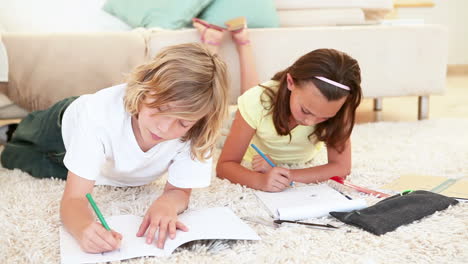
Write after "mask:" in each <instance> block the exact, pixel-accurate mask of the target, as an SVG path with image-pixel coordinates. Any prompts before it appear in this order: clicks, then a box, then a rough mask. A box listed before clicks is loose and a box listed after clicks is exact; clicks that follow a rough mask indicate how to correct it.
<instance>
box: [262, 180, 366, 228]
mask: <svg viewBox="0 0 468 264" xmlns="http://www.w3.org/2000/svg"><path fill="white" fill-rule="evenodd" d="M255 194H256V195H257V197H258V198H259V199H260V201H262V202H263V203H264V204H265V206H266V207H267V209H268V210H269V211H270V213H271V214H272V216H273V217H274V218H276V219H280V220H302V219H307V218H316V217H322V216H326V215H328V213H329V212H332V211H337V212H349V211H352V210H359V209H362V208H365V207H367V204H366V202H365V201H364V200H363V199H357V200H349V199H348V198H346V197H345V196H344V195H342V194H341V193H339V192H338V191H336V190H335V189H333V188H331V187H330V186H328V185H326V184H320V185H311V186H306V187H296V188H288V189H287V190H284V191H282V192H278V193H268V192H261V191H257V192H255Z"/></svg>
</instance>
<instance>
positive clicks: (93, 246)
mask: <svg viewBox="0 0 468 264" xmlns="http://www.w3.org/2000/svg"><path fill="white" fill-rule="evenodd" d="M93 187H94V181H90V180H87V179H84V178H81V177H79V176H78V175H76V174H74V173H73V172H71V171H69V172H68V175H67V182H66V184H65V190H64V192H63V196H62V200H61V202H60V218H61V219H62V223H63V225H64V226H65V228H66V229H67V230H68V232H70V233H71V234H72V236H73V237H74V238H75V239H77V241H78V242H79V244H80V246H81V248H82V249H83V250H84V251H85V252H88V253H101V252H105V251H112V250H115V249H117V248H118V247H119V246H120V240H121V239H122V236H121V235H120V234H119V233H117V232H115V231H111V232H109V231H107V230H106V229H105V228H104V227H103V226H102V225H101V224H100V223H98V222H96V220H95V216H94V215H93V211H92V210H91V208H90V207H89V206H88V200H87V199H86V194H87V193H91V191H92V190H93Z"/></svg>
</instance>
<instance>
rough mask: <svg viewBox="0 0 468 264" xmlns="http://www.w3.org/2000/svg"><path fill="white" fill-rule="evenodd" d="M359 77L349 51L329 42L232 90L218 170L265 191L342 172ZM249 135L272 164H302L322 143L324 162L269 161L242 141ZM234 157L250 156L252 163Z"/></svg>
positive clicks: (348, 150)
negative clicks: (232, 107) (236, 92)
mask: <svg viewBox="0 0 468 264" xmlns="http://www.w3.org/2000/svg"><path fill="white" fill-rule="evenodd" d="M241 67H242V65H241ZM243 67H245V68H246V69H248V67H249V65H248V64H247V65H244V66H243ZM253 79H255V78H253ZM246 82H249V81H246ZM360 83H361V73H360V68H359V65H358V62H357V61H356V60H355V59H353V58H352V57H350V56H349V55H347V54H345V53H343V52H341V51H337V50H334V49H317V50H314V51H312V52H309V53H307V54H305V55H304V56H302V57H301V58H299V59H298V60H297V61H296V62H295V63H294V64H293V65H291V66H290V67H288V68H287V69H285V70H283V71H281V72H278V73H277V74H275V75H274V76H273V78H272V79H271V80H270V81H267V82H265V83H262V84H260V85H257V86H255V87H253V88H250V89H248V90H247V91H246V92H244V93H243V94H242V95H241V96H240V97H239V98H238V112H237V113H236V117H235V120H234V122H233V124H232V127H231V132H230V134H229V136H228V137H227V139H226V142H225V144H224V147H223V151H222V153H221V156H220V158H219V160H218V164H217V169H216V172H217V175H218V177H220V178H225V179H228V180H230V181H231V182H233V183H239V184H242V185H246V186H248V187H251V188H254V189H258V190H263V191H269V192H278V191H282V190H284V189H285V188H287V187H288V186H290V185H291V183H292V182H302V183H316V182H320V181H325V180H327V179H328V178H330V177H332V176H341V177H346V176H347V175H348V174H349V173H350V171H351V140H350V135H351V132H352V129H353V126H354V122H355V112H356V108H357V107H358V105H359V103H360V101H361V97H362V92H361V85H360ZM251 143H253V144H255V145H256V146H257V147H258V148H259V149H260V150H262V151H263V152H264V153H265V154H267V155H268V157H269V158H270V159H271V160H272V161H273V163H276V164H279V165H281V164H287V165H293V164H307V163H308V162H310V161H311V160H313V159H314V157H315V156H316V154H317V153H318V152H319V151H320V150H321V149H322V148H323V146H324V145H325V146H326V150H327V155H328V163H326V164H324V165H320V166H314V167H307V166H306V168H302V169H286V168H283V167H281V166H277V167H271V166H270V165H269V164H268V163H267V162H266V161H265V160H264V159H263V158H262V157H261V156H259V155H257V153H256V152H255V151H254V150H253V149H252V148H249V145H250V144H251ZM242 161H244V162H247V163H249V162H250V163H251V165H252V170H250V169H247V168H246V167H243V166H242V165H241V163H242Z"/></svg>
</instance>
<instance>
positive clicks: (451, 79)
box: [356, 75, 468, 123]
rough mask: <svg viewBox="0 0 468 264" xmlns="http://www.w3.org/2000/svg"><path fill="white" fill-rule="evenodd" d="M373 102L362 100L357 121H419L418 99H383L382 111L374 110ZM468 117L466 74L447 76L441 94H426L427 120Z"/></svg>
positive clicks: (467, 78) (467, 83) (467, 76)
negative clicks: (443, 91)
mask: <svg viewBox="0 0 468 264" xmlns="http://www.w3.org/2000/svg"><path fill="white" fill-rule="evenodd" d="M373 108H374V101H373V100H372V99H364V101H363V102H361V105H360V106H359V108H358V110H357V114H356V122H357V123H368V122H375V121H416V120H418V98H417V97H416V96H414V97H396V98H384V99H383V107H382V111H380V112H374V111H373ZM450 117H452V118H468V75H449V76H447V87H446V93H445V94H444V95H431V96H430V97H429V119H431V118H450Z"/></svg>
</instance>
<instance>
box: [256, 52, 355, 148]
mask: <svg viewBox="0 0 468 264" xmlns="http://www.w3.org/2000/svg"><path fill="white" fill-rule="evenodd" d="M287 73H289V74H290V75H291V77H292V78H293V81H294V84H295V85H296V86H298V87H304V86H303V85H304V84H306V83H310V82H312V83H313V84H314V85H315V86H316V87H317V88H318V89H319V90H320V92H321V93H322V94H323V95H324V96H325V97H326V98H327V100H329V101H333V100H338V99H340V98H343V97H345V96H347V99H346V101H345V103H344V104H343V106H342V107H341V108H340V110H339V111H338V112H337V113H336V115H335V116H334V117H332V118H330V119H327V120H326V121H324V122H321V123H319V124H317V125H315V130H314V132H313V133H312V134H310V135H309V138H310V137H311V136H312V135H315V136H316V138H317V140H319V141H324V142H325V143H326V144H327V146H331V147H333V148H335V149H336V150H337V151H339V152H342V151H343V150H344V146H345V143H346V141H347V139H348V138H349V137H350V136H351V132H352V130H353V127H354V122H355V113H356V108H357V107H358V105H359V104H360V102H361V97H362V91H361V70H360V68H359V64H358V62H357V61H356V60H355V59H353V58H352V57H350V56H349V55H347V54H346V53H344V52H341V51H338V50H334V49H317V50H314V51H312V52H309V53H307V54H305V55H304V56H302V57H300V58H299V59H298V60H297V61H296V62H294V64H293V65H292V66H290V67H289V68H287V69H285V70H283V71H281V72H278V73H276V74H275V75H274V76H273V78H272V79H273V80H276V81H278V82H279V87H278V90H277V91H275V90H273V89H271V88H270V87H265V94H266V95H267V97H268V98H269V101H270V102H271V104H270V106H269V107H268V109H270V113H271V114H272V115H273V122H274V124H275V128H276V131H277V133H278V134H279V135H289V136H291V130H290V129H289V118H290V116H291V109H290V97H291V91H290V90H289V89H288V87H287V80H286V74H287ZM315 76H322V77H325V78H328V79H330V80H333V81H335V82H339V83H341V84H344V85H346V86H348V87H349V88H350V90H349V91H347V90H344V89H341V88H338V87H336V86H334V85H332V84H329V83H327V82H324V81H321V80H318V79H316V78H315Z"/></svg>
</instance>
